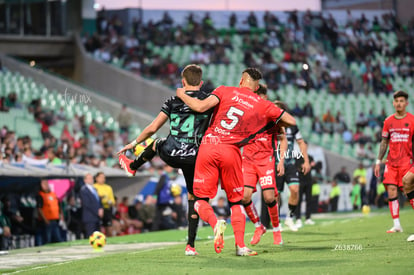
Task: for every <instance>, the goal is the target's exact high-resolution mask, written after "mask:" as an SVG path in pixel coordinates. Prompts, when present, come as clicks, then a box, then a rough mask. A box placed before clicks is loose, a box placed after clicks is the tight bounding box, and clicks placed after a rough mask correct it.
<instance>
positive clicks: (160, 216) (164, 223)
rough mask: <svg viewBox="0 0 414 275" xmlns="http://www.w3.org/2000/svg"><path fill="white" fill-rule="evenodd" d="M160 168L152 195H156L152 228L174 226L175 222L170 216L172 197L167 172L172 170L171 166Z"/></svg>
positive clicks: (158, 228)
mask: <svg viewBox="0 0 414 275" xmlns="http://www.w3.org/2000/svg"><path fill="white" fill-rule="evenodd" d="M159 170H160V173H161V176H160V179H159V181H158V184H157V186H156V187H155V191H154V195H155V196H157V205H156V213H155V220H154V222H153V225H152V230H154V231H157V230H163V229H172V228H175V222H174V221H173V218H172V212H173V211H172V209H171V207H170V206H171V205H172V203H173V197H172V195H171V190H170V187H171V179H170V176H169V174H171V173H172V172H173V168H172V167H171V166H168V165H164V166H163V167H162V168H161V169H159Z"/></svg>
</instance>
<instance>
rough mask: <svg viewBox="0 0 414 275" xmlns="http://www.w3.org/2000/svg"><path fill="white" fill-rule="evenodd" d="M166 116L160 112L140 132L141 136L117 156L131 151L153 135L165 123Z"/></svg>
mask: <svg viewBox="0 0 414 275" xmlns="http://www.w3.org/2000/svg"><path fill="white" fill-rule="evenodd" d="M167 120H168V116H167V115H166V114H165V113H164V112H160V113H159V114H158V116H157V117H156V118H155V119H154V120H153V121H152V122H151V123H150V124H149V125H148V126H147V127H145V129H144V130H143V131H142V132H141V134H140V135H139V136H138V137H137V138H136V139H135V140H134V141H132V142H131V143H129V144H127V145H125V146H124V148H122V149H121V150H120V151H119V152H118V153H117V154H118V155H120V154H122V153H124V152H126V151H127V150H131V149H133V148H134V147H135V145H137V144H139V143H141V142H143V141H144V140H146V139H147V138H149V137H151V136H152V135H153V134H155V133H156V132H157V131H158V130H159V129H160V128H161V127H162V126H163V125H164V124H165V122H167Z"/></svg>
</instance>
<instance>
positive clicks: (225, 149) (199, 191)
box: [194, 143, 244, 202]
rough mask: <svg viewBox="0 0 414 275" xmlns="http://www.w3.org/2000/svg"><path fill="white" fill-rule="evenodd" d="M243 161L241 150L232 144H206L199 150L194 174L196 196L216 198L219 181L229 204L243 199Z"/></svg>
mask: <svg viewBox="0 0 414 275" xmlns="http://www.w3.org/2000/svg"><path fill="white" fill-rule="evenodd" d="M241 175H242V159H241V154H240V149H239V148H238V147H237V146H235V145H230V144H205V143H202V144H201V145H200V149H199V150H198V155H197V160H196V166H195V172H194V195H195V196H197V197H199V198H210V199H212V198H214V197H215V196H216V195H217V188H218V180H219V179H220V180H221V188H223V189H224V191H226V194H227V198H228V200H229V202H238V201H240V200H242V199H243V193H244V186H243V178H242V176H241Z"/></svg>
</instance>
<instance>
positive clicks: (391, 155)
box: [382, 113, 414, 167]
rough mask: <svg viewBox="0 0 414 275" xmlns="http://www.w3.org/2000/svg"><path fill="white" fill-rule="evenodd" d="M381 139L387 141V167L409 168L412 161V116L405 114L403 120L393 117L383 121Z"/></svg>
mask: <svg viewBox="0 0 414 275" xmlns="http://www.w3.org/2000/svg"><path fill="white" fill-rule="evenodd" d="M382 137H383V138H388V139H389V152H388V156H387V165H390V166H393V167H400V166H409V165H410V164H412V159H413V137H414V115H412V114H410V113H407V115H406V116H405V117H404V118H400V119H397V118H395V115H391V116H389V117H387V118H386V119H385V121H384V127H383V130H382Z"/></svg>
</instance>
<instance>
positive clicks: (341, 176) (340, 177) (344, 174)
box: [334, 166, 351, 184]
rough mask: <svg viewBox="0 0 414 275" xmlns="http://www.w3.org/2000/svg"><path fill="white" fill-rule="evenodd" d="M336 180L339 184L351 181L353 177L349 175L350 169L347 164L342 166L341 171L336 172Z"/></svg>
mask: <svg viewBox="0 0 414 275" xmlns="http://www.w3.org/2000/svg"><path fill="white" fill-rule="evenodd" d="M334 181H335V182H337V183H339V184H342V183H344V184H345V183H350V182H351V177H350V176H349V173H348V171H346V166H342V167H341V171H339V172H338V173H336V174H335V176H334Z"/></svg>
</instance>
